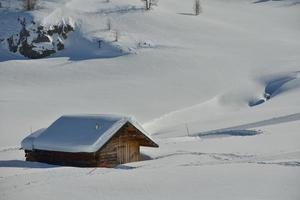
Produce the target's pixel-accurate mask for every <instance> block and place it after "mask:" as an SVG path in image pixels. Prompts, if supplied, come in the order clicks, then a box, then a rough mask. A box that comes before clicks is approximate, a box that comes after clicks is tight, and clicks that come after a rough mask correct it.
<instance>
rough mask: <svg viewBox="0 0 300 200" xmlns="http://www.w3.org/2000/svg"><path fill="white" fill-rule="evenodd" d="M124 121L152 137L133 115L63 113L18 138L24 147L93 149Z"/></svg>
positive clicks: (100, 145)
mask: <svg viewBox="0 0 300 200" xmlns="http://www.w3.org/2000/svg"><path fill="white" fill-rule="evenodd" d="M127 122H129V123H131V124H132V125H133V126H135V127H136V128H137V129H138V130H139V131H141V133H143V134H144V135H145V136H146V137H148V138H149V139H150V140H152V139H151V138H150V136H149V135H148V134H147V133H146V131H145V130H144V129H143V128H142V127H141V126H140V125H139V123H138V122H137V121H136V120H135V119H134V118H133V117H128V116H118V115H66V116H62V117H60V118H59V119H57V120H56V121H55V122H54V123H53V124H51V125H50V126H49V127H48V128H46V129H40V130H38V131H36V132H34V133H32V134H30V135H29V136H28V137H26V138H25V139H24V140H23V141H22V142H21V146H22V148H23V149H25V150H33V149H40V150H48V151H63V152H95V151H97V150H99V149H100V148H101V147H102V146H103V145H104V144H105V143H106V142H107V141H108V140H109V139H110V138H111V137H112V136H113V135H114V134H115V133H116V132H117V131H118V130H119V129H120V128H121V127H122V126H123V125H124V124H125V123H127Z"/></svg>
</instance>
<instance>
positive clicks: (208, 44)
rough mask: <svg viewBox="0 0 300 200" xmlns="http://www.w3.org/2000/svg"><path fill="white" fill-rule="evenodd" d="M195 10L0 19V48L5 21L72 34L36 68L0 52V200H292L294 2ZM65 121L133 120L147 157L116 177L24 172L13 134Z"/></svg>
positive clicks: (298, 151)
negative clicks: (145, 136) (72, 27)
mask: <svg viewBox="0 0 300 200" xmlns="http://www.w3.org/2000/svg"><path fill="white" fill-rule="evenodd" d="M201 4H202V9H203V13H201V14H200V15H199V16H197V17H196V16H193V15H191V13H192V7H193V1H180V0H161V1H159V3H158V6H157V7H154V8H153V10H151V11H150V12H145V11H143V10H142V9H141V8H142V3H141V2H140V1H139V0H128V1H122V0H114V1H111V2H110V3H105V2H99V1H96V0H86V1H84V3H83V1H80V0H64V1H57V0H51V1H43V3H42V4H41V5H40V6H41V8H40V9H39V10H37V11H33V12H21V11H20V10H17V11H16V10H14V9H7V8H5V9H1V10H0V17H1V18H0V24H1V29H0V38H1V37H3V36H4V35H6V34H8V33H10V32H13V31H15V30H14V28H15V25H14V23H16V22H14V20H13V19H14V18H15V16H17V15H19V14H20V15H26V16H28V17H33V18H34V19H36V20H37V21H39V22H41V23H43V24H45V25H47V24H48V25H51V23H56V22H59V21H60V20H62V19H69V18H70V19H72V20H73V21H74V22H75V23H76V27H77V29H76V31H75V32H74V33H72V34H70V35H71V36H70V40H68V43H67V44H66V47H67V49H66V50H65V51H62V52H60V53H58V54H56V55H53V56H51V58H47V59H40V60H28V59H24V58H22V57H20V56H18V55H14V54H11V53H8V52H6V51H5V49H4V47H5V45H4V46H3V44H2V45H0V46H1V49H0V91H1V92H0V119H1V120H0V134H1V140H0V147H1V150H0V199H20V198H24V199H32V198H33V197H34V198H41V199H82V198H84V199H95V198H101V199H183V198H185V199H200V198H201V199H220V198H222V199H231V200H232V199H295V200H298V199H299V198H300V192H299V189H298V188H299V185H300V181H299V177H300V168H299V166H300V164H299V163H300V144H299V139H300V138H299V137H300V135H299V130H300V121H299V120H300V116H299V113H300V106H299V102H300V84H299V63H300V57H299V55H300V41H299V35H300V27H299V19H300V12H299V11H300V4H299V1H297V0H286V1H260V2H257V3H254V1H250V0H243V1H240V0H231V1H223V0H203V1H201ZM13 5H15V6H17V5H16V4H13ZM108 19H109V20H110V21H111V24H112V29H111V30H108V29H107V21H108ZM116 30H117V31H119V33H120V38H119V41H117V42H115V41H114V33H115V32H114V31H116ZM98 40H103V41H104V43H103V44H104V46H103V48H102V49H99V47H98V42H97V41H98ZM147 44H149V45H147ZM149 47H150V48H149ZM266 93H267V94H268V95H266ZM259 100H263V103H261V104H259V105H255V106H249V105H252V103H253V102H254V104H255V103H256V102H258V101H259ZM77 113H83V114H84V113H95V114H101V113H117V114H119V113H122V114H126V115H127V114H128V115H134V116H136V117H137V119H138V120H139V121H142V122H143V127H144V128H145V129H146V130H147V131H148V132H150V133H152V137H153V139H154V140H155V141H157V142H158V143H159V145H160V148H158V149H150V148H149V149H148V148H143V149H142V152H143V153H144V154H145V155H146V156H148V157H152V158H153V159H152V160H148V161H143V162H138V163H130V164H126V165H124V166H120V167H118V168H116V169H90V168H88V169H81V168H70V167H57V166H52V165H45V164H40V163H27V162H25V161H24V153H23V152H22V151H20V150H18V147H19V145H20V141H21V140H22V139H23V138H24V137H25V136H27V135H28V134H29V133H30V132H31V131H34V130H37V129H40V128H43V127H47V126H49V125H50V123H51V122H53V121H54V120H55V119H56V118H58V117H59V116H61V115H64V114H77ZM204 136H205V137H204ZM33 195H34V196H33Z"/></svg>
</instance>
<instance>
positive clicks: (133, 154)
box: [25, 122, 158, 167]
mask: <svg viewBox="0 0 300 200" xmlns="http://www.w3.org/2000/svg"><path fill="white" fill-rule="evenodd" d="M140 146H148V147H158V145H157V144H156V143H154V142H153V141H152V140H150V139H149V138H148V137H147V136H145V135H144V134H143V133H142V132H140V131H139V130H138V129H137V128H135V127H134V126H133V125H132V124H131V123H129V122H128V123H126V124H125V125H124V126H123V127H122V128H120V129H119V130H118V131H117V132H116V133H115V134H114V136H113V137H112V138H111V139H110V140H108V141H107V142H106V144H104V145H103V146H102V147H101V148H100V149H99V150H98V151H96V152H92V153H85V152H78V153H70V152H58V151H45V150H38V149H34V150H33V151H29V150H25V157H26V160H27V161H36V162H44V163H48V164H56V165H63V166H77V167H115V166H117V165H119V164H123V163H129V162H135V161H139V160H140V157H141V156H140Z"/></svg>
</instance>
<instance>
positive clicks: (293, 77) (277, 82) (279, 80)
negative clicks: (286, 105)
mask: <svg viewBox="0 0 300 200" xmlns="http://www.w3.org/2000/svg"><path fill="white" fill-rule="evenodd" d="M299 77H300V73H299V72H293V73H288V74H283V75H277V76H274V77H272V76H271V77H266V78H265V79H264V78H262V80H261V82H262V83H263V85H264V87H265V89H264V93H263V98H261V99H259V100H251V101H250V102H249V106H257V105H259V104H262V103H264V102H265V101H268V100H270V99H272V98H274V97H275V96H277V95H280V94H282V93H285V92H289V91H290V90H293V89H299V88H300V79H299Z"/></svg>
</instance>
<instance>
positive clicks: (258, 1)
mask: <svg viewBox="0 0 300 200" xmlns="http://www.w3.org/2000/svg"><path fill="white" fill-rule="evenodd" d="M268 1H285V0H257V1H254V2H253V3H265V2H268ZM298 4H300V1H294V2H288V3H287V4H286V5H288V6H295V5H298Z"/></svg>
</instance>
